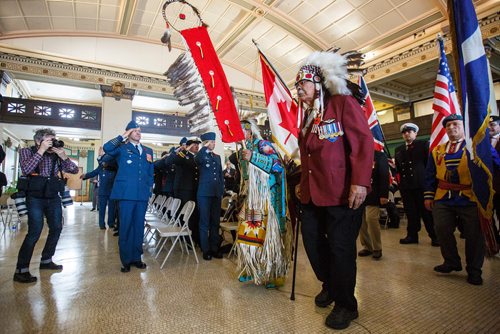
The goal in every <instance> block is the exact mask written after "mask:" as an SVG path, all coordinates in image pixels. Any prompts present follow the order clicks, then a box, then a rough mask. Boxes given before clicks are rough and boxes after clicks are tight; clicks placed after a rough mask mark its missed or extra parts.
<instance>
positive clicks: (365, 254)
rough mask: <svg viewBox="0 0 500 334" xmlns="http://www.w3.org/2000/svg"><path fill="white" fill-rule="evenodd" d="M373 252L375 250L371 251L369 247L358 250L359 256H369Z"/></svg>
mask: <svg viewBox="0 0 500 334" xmlns="http://www.w3.org/2000/svg"><path fill="white" fill-rule="evenodd" d="M372 254H373V252H372V251H370V250H368V249H362V250H360V251H359V252H358V256H361V257H363V256H369V255H372Z"/></svg>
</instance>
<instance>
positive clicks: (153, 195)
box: [146, 194, 160, 212]
mask: <svg viewBox="0 0 500 334" xmlns="http://www.w3.org/2000/svg"><path fill="white" fill-rule="evenodd" d="M158 196H160V195H158ZM158 196H157V195H155V194H151V196H149V200H148V208H147V209H146V212H150V211H151V209H152V206H153V203H154V202H155V201H156V199H157V198H158Z"/></svg>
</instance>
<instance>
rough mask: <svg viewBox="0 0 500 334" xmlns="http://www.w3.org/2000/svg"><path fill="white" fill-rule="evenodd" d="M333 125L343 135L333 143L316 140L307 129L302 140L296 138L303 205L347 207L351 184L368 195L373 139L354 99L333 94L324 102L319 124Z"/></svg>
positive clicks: (313, 134) (317, 138)
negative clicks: (336, 125)
mask: <svg viewBox="0 0 500 334" xmlns="http://www.w3.org/2000/svg"><path fill="white" fill-rule="evenodd" d="M305 118H307V115H306V117H305ZM328 121H331V122H330V123H328ZM334 122H338V123H340V126H341V128H342V130H343V132H344V134H343V135H342V136H340V137H338V138H337V140H336V141H335V142H330V141H329V140H328V139H323V140H321V139H319V136H318V134H315V133H311V129H309V131H308V133H307V134H306V135H305V136H304V137H302V134H301V135H300V138H299V147H300V158H301V165H302V176H301V179H300V192H301V194H300V201H301V202H302V203H303V204H307V203H309V202H310V201H311V200H312V202H313V203H314V205H316V206H337V205H347V204H348V197H349V189H350V186H351V185H360V186H365V187H367V191H368V192H370V183H371V182H370V181H371V173H372V165H373V136H372V134H371V132H370V129H369V128H368V124H367V121H366V118H365V116H364V114H363V111H362V109H361V107H360V105H359V103H358V102H357V101H356V99H354V98H353V97H352V96H348V95H334V96H331V97H329V98H328V100H327V101H325V111H324V115H323V122H321V123H320V124H319V125H320V127H321V126H322V125H326V124H331V123H334Z"/></svg>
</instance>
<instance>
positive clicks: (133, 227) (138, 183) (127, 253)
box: [104, 122, 154, 267]
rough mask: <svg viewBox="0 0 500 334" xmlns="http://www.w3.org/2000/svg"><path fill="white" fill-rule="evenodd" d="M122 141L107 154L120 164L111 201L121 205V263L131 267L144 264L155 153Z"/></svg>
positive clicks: (116, 141)
mask: <svg viewBox="0 0 500 334" xmlns="http://www.w3.org/2000/svg"><path fill="white" fill-rule="evenodd" d="M131 123H132V122H131ZM134 123H135V122H134ZM135 127H138V126H137V125H135V126H130V127H129V126H127V129H129V128H135ZM122 141H123V137H122V136H118V137H116V138H114V139H112V140H110V141H109V142H107V143H106V144H104V151H105V152H106V153H108V154H109V155H111V156H113V157H114V158H115V159H116V161H117V164H118V172H117V174H116V178H115V182H114V185H113V190H112V191H111V199H115V200H118V201H119V208H120V210H119V212H120V213H119V215H120V230H119V232H120V234H119V235H120V238H119V241H118V245H119V248H120V259H121V262H122V264H123V266H124V267H127V266H130V264H134V263H136V262H137V263H138V262H140V261H141V255H142V253H143V251H142V240H143V237H144V216H145V215H146V209H147V205H148V199H149V197H150V195H151V189H152V186H153V174H154V167H153V150H152V149H150V148H149V147H146V146H142V145H141V144H138V146H139V148H136V146H135V145H133V144H132V143H122Z"/></svg>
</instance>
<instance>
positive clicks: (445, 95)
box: [429, 37, 460, 151]
mask: <svg viewBox="0 0 500 334" xmlns="http://www.w3.org/2000/svg"><path fill="white" fill-rule="evenodd" d="M438 43H439V69H438V73H437V77H436V86H435V87H434V101H433V103H432V109H434V116H433V117H432V131H431V143H430V145H429V151H432V150H433V149H434V147H436V146H438V145H439V144H444V143H446V142H447V141H448V135H447V134H446V129H445V128H444V127H443V124H441V123H442V121H443V119H444V118H445V117H446V116H449V115H451V114H459V115H460V104H458V99H457V93H456V91H455V86H454V85H453V79H452V77H451V73H450V68H449V67H448V60H447V59H446V53H445V52H444V42H443V39H442V38H441V37H438Z"/></svg>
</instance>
